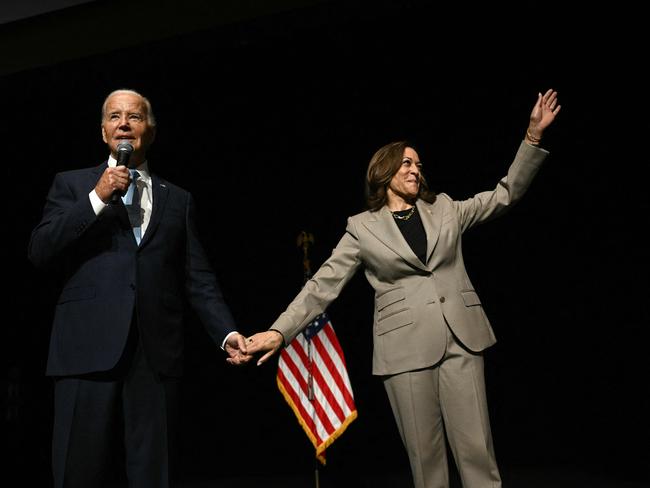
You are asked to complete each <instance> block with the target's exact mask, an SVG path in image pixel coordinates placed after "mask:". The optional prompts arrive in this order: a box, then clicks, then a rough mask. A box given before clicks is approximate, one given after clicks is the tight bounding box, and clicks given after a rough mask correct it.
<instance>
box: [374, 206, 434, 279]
mask: <svg viewBox="0 0 650 488" xmlns="http://www.w3.org/2000/svg"><path fill="white" fill-rule="evenodd" d="M419 209H420V207H418V210H419ZM370 216H371V217H370V218H369V219H368V220H367V221H365V222H364V223H363V225H365V227H366V228H367V229H368V230H369V231H370V233H371V234H372V235H374V236H375V237H376V238H377V239H378V240H379V241H381V243H382V244H384V245H385V246H386V247H388V248H389V249H391V250H392V251H393V252H395V253H396V254H398V255H399V256H400V257H401V258H402V259H404V260H405V261H406V262H407V263H409V264H410V265H411V266H413V267H416V268H419V269H423V270H426V269H427V267H426V266H425V265H424V264H423V263H422V261H420V259H419V258H418V257H417V256H416V255H415V253H414V252H413V250H412V249H411V246H409V244H408V242H406V239H404V236H403V235H402V233H401V232H400V230H399V228H398V227H397V224H396V223H395V219H394V218H393V215H392V214H391V213H390V210H388V207H386V206H384V207H382V208H381V209H380V210H378V211H377V212H371V213H370ZM427 238H428V236H427Z"/></svg>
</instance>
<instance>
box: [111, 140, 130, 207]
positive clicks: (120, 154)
mask: <svg viewBox="0 0 650 488" xmlns="http://www.w3.org/2000/svg"><path fill="white" fill-rule="evenodd" d="M132 152H133V146H132V145H131V144H130V143H129V142H127V141H122V142H120V143H119V144H118V145H117V166H128V164H129V158H130V157H131V153H132ZM121 193H122V192H120V191H118V190H116V191H114V192H113V196H112V197H111V202H112V203H118V202H119V201H120V198H121V197H122V195H121Z"/></svg>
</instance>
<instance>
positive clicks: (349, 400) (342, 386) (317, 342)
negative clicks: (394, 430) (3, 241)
mask: <svg viewBox="0 0 650 488" xmlns="http://www.w3.org/2000/svg"><path fill="white" fill-rule="evenodd" d="M323 330H324V331H325V333H326V334H327V337H328V339H329V341H330V343H331V344H332V346H334V348H335V349H336V351H337V353H338V356H339V360H340V361H341V363H342V364H343V367H344V368H345V361H344V359H343V356H342V351H341V346H340V344H339V342H338V340H336V336H335V335H333V332H334V329H333V328H332V326H331V325H329V324H328V325H327V326H326V327H324V328H323ZM312 342H313V343H314V346H315V347H316V349H317V350H318V352H319V354H320V356H321V357H323V358H324V357H327V358H328V360H327V361H325V364H326V365H327V369H328V370H329V372H330V374H331V375H332V378H333V379H334V381H335V382H336V384H337V386H338V387H339V390H340V391H341V394H342V395H343V398H344V400H345V403H346V405H347V406H348V408H349V409H350V410H355V409H356V407H355V404H354V398H353V397H352V393H351V392H350V389H349V388H348V385H347V384H346V383H345V380H344V379H343V378H342V377H341V374H340V373H339V370H338V369H336V367H335V366H334V363H333V361H332V359H331V357H330V355H329V351H328V350H327V348H326V347H325V345H324V344H323V342H322V341H321V339H320V337H318V336H316V337H314V339H312ZM337 346H338V347H337Z"/></svg>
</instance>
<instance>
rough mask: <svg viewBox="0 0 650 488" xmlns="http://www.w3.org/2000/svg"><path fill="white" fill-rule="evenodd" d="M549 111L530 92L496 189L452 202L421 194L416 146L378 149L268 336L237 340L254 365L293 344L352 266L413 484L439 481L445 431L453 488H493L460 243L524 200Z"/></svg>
mask: <svg viewBox="0 0 650 488" xmlns="http://www.w3.org/2000/svg"><path fill="white" fill-rule="evenodd" d="M559 111H560V105H558V103H557V92H555V91H553V90H548V91H547V92H546V93H544V94H543V95H542V94H541V93H540V94H539V95H538V98H537V101H536V102H535V105H534V106H533V109H532V111H531V114H530V120H529V125H528V129H527V130H526V135H525V138H524V140H523V141H522V143H521V145H520V146H519V150H518V151H517V154H516V155H515V158H514V161H513V162H512V164H511V165H510V168H509V169H508V174H507V175H506V176H505V177H504V178H502V179H501V180H500V181H499V182H498V184H497V185H496V188H494V189H493V190H491V191H486V192H482V193H478V194H476V195H474V196H473V197H472V198H469V199H467V200H462V201H458V200H453V199H452V198H450V197H449V196H448V195H446V194H444V193H441V194H439V195H434V194H433V193H432V192H430V191H429V190H428V188H427V184H426V181H425V179H424V177H423V176H422V173H421V164H420V159H419V157H418V153H417V152H416V150H415V149H414V148H413V147H411V146H409V145H407V144H406V143H404V142H394V143H391V144H388V145H386V146H384V147H382V148H381V149H379V150H378V151H377V152H376V153H375V154H374V156H373V157H372V159H371V160H370V164H369V166H368V173H367V181H366V183H367V190H368V207H369V210H367V211H365V212H363V213H360V214H358V215H354V216H352V217H350V218H349V219H348V223H347V228H346V232H345V234H344V236H343V237H342V238H341V240H340V241H339V243H338V245H337V246H336V248H335V249H334V251H333V252H332V255H331V256H330V258H329V259H328V260H327V261H325V263H323V265H322V266H321V267H320V269H319V270H318V272H317V273H316V274H315V275H314V276H313V278H312V279H310V280H309V281H308V282H307V283H306V284H305V286H304V287H303V289H302V290H301V291H300V293H299V294H298V295H297V296H296V298H295V299H294V300H293V301H292V302H291V304H290V305H289V306H288V307H287V309H286V311H285V312H283V313H282V314H281V315H280V317H278V319H277V320H276V321H275V323H274V324H273V325H272V326H271V327H270V329H269V330H268V331H265V332H260V333H257V334H255V335H253V336H251V337H249V338H248V340H247V341H248V342H247V345H248V352H249V354H257V353H261V352H265V354H264V355H263V356H262V357H261V358H260V359H259V360H258V363H257V364H258V365H260V364H262V363H264V362H265V361H266V360H268V359H269V358H270V357H271V355H272V354H274V353H275V352H277V351H278V350H279V349H280V348H281V347H282V346H284V345H286V344H288V343H289V342H291V341H292V340H293V338H294V337H296V335H297V334H298V333H300V332H301V331H302V330H303V329H304V328H305V327H306V326H307V325H308V324H309V323H310V322H311V321H312V319H313V318H314V317H316V316H317V315H318V314H320V313H322V312H323V311H325V309H326V308H327V306H328V305H329V304H330V303H331V302H332V301H333V300H334V299H335V298H336V297H337V296H338V295H339V293H340V292H341V290H342V289H343V287H344V286H345V284H346V283H347V282H348V281H349V280H350V278H351V277H352V276H353V274H354V273H355V272H356V270H357V269H358V268H359V267H360V266H363V268H364V271H365V275H366V278H367V279H368V282H369V283H370V285H371V286H372V287H373V288H374V290H375V309H374V325H373V339H374V341H373V344H374V346H373V374H375V375H378V376H381V377H382V379H383V382H384V386H385V388H386V392H387V394H388V398H389V400H390V404H391V407H392V410H393V414H394V416H395V420H396V421H397V427H398V429H399V432H400V435H401V437H402V440H403V442H404V446H405V448H406V450H407V453H408V457H409V461H410V464H411V472H412V474H413V479H414V482H415V486H416V487H417V488H425V487H426V488H434V487H435V488H441V487H447V486H448V485H449V481H448V466H447V458H446V445H445V434H446V437H447V439H448V440H449V445H450V447H451V452H452V453H453V455H454V459H455V461H456V465H457V467H458V471H459V473H460V476H461V480H462V483H463V486H464V487H465V488H479V487H480V488H485V487H500V486H501V478H500V475H499V470H498V468H497V463H496V459H495V455H494V449H493V446H492V436H491V432H490V424H489V416H488V408H487V402H486V395H485V381H484V375H483V354H482V351H483V350H484V349H486V348H487V347H489V346H491V345H492V344H494V343H495V341H496V339H495V337H494V333H493V332H492V328H491V326H490V323H489V321H488V318H487V317H486V315H485V313H484V311H483V307H482V306H481V301H480V299H479V297H478V295H477V294H476V292H475V291H474V287H473V286H472V283H471V281H470V279H469V277H468V275H467V272H466V270H465V265H464V262H463V254H462V249H461V244H462V243H461V235H462V234H463V232H465V231H466V230H467V229H469V228H471V227H473V226H474V225H477V224H479V223H482V222H485V221H487V220H490V219H492V218H494V217H497V216H499V215H501V214H502V213H504V212H505V211H507V210H508V208H510V207H511V206H512V205H514V204H515V203H516V202H517V201H518V200H519V199H520V198H521V197H522V196H523V194H524V193H525V191H526V189H527V188H528V186H529V185H530V183H531V181H532V179H533V177H534V176H535V174H536V173H537V171H538V169H539V168H540V166H541V164H542V162H543V161H544V160H545V159H546V156H547V155H548V152H547V151H545V150H544V149H541V148H539V147H538V145H539V142H540V140H541V139H542V135H543V133H544V130H545V129H546V128H547V127H548V126H549V125H550V124H551V123H552V122H553V121H554V119H555V116H556V115H557V113H558V112H559Z"/></svg>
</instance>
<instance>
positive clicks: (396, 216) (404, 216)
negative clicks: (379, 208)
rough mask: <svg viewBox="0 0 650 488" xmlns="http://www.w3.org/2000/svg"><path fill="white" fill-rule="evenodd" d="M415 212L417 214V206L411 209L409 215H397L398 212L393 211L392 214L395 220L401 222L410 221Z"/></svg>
mask: <svg viewBox="0 0 650 488" xmlns="http://www.w3.org/2000/svg"><path fill="white" fill-rule="evenodd" d="M413 212H415V205H413V206H412V207H411V211H410V212H409V213H407V214H404V215H399V214H398V213H397V211H396V212H393V211H391V212H390V213H392V214H393V218H395V219H399V220H408V219H410V218H411V217H412V216H413Z"/></svg>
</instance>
